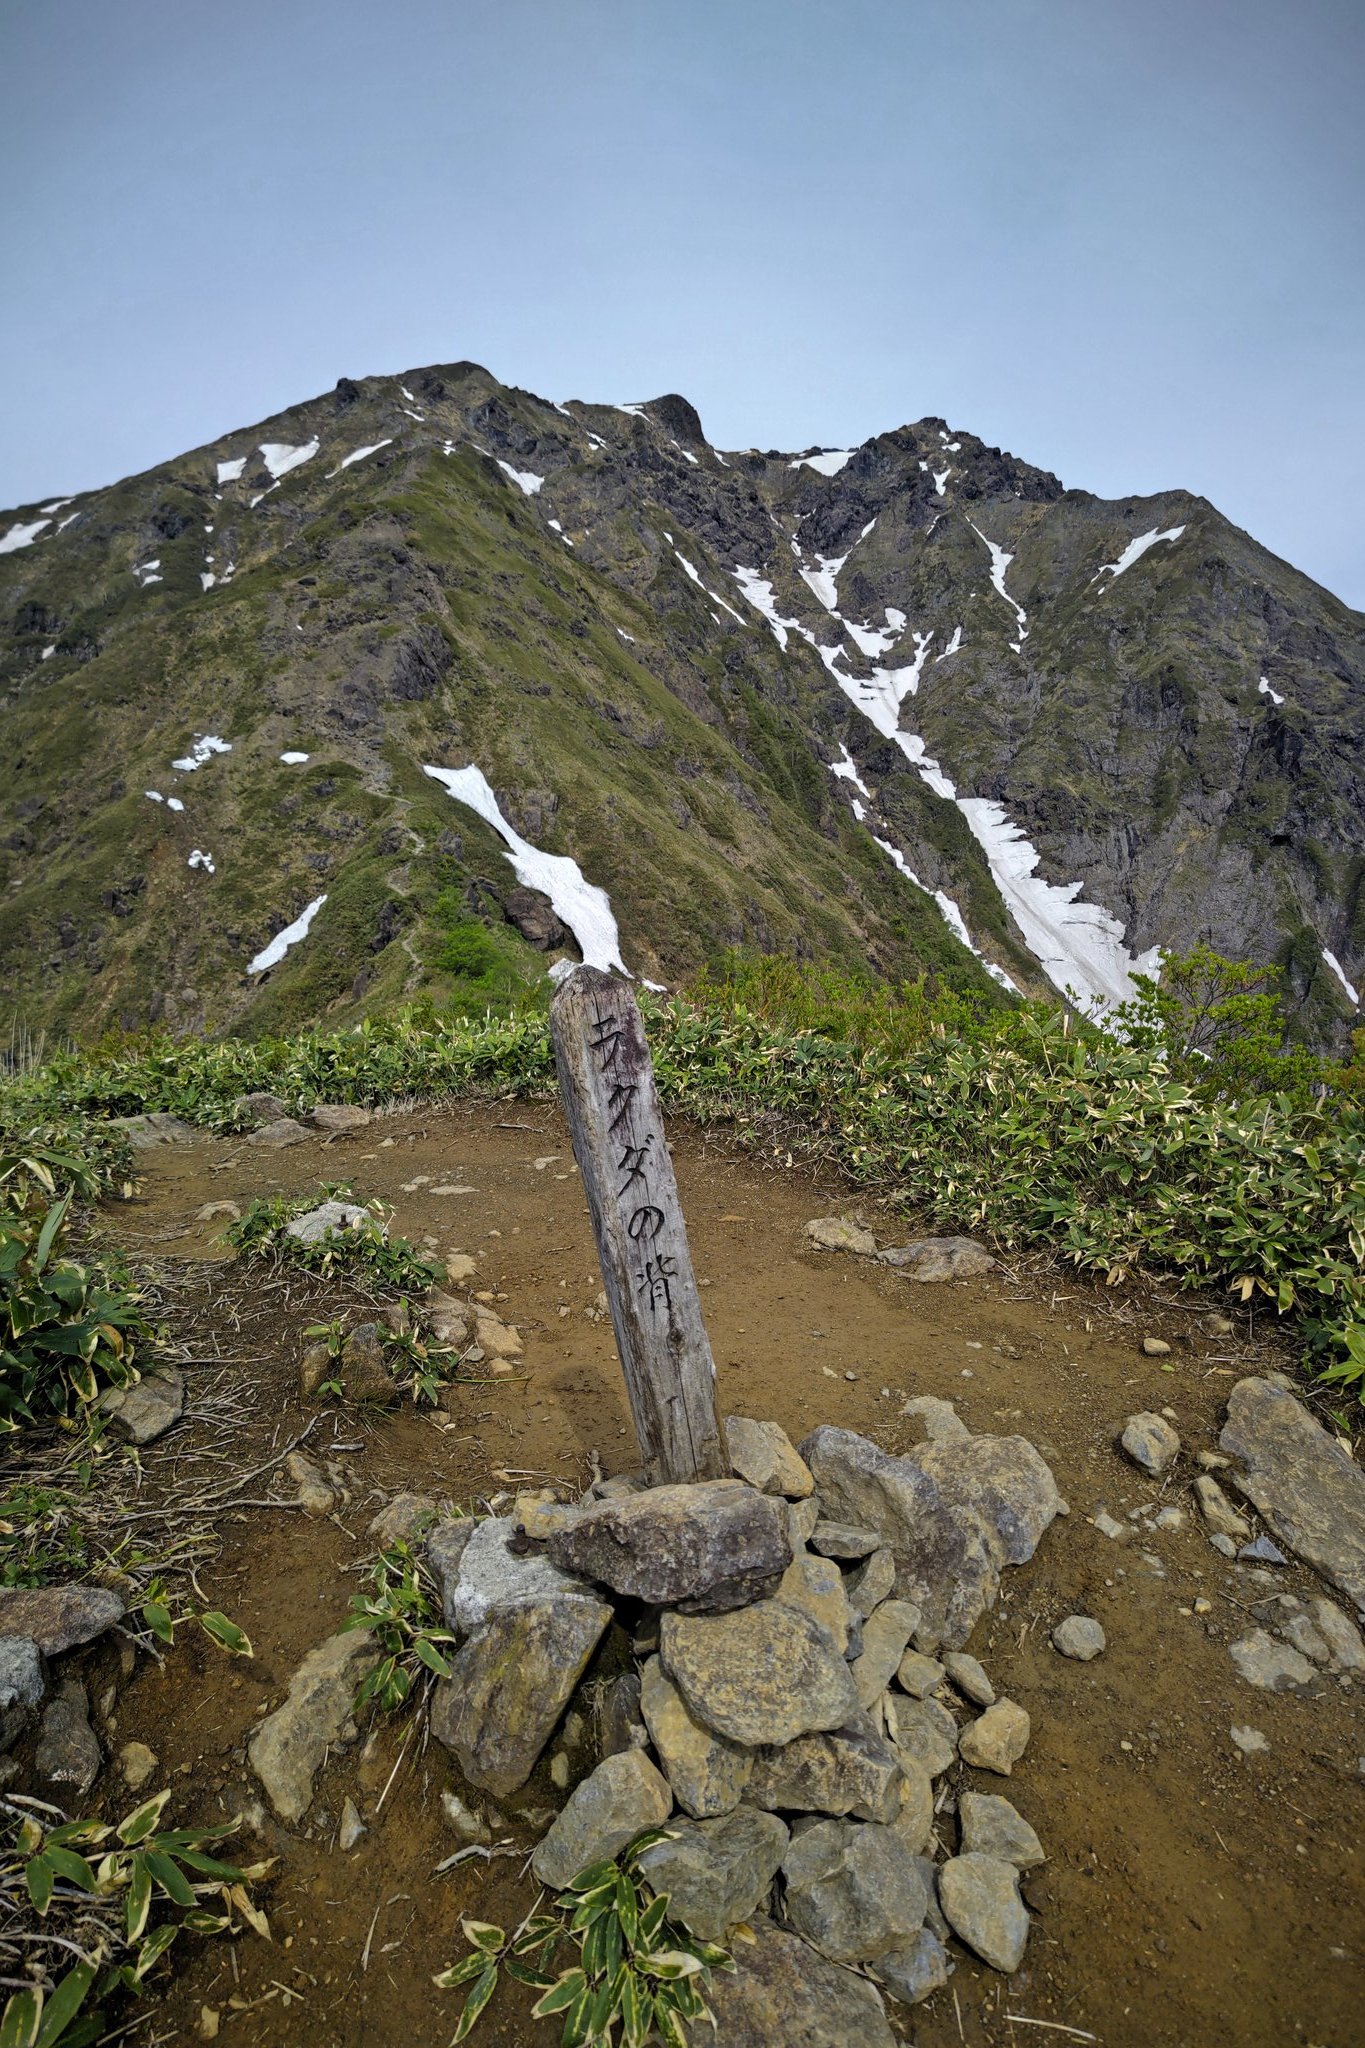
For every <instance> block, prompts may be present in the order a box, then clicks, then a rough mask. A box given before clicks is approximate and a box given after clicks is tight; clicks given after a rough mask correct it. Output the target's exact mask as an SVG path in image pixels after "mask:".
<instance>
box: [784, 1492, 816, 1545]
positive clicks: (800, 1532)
mask: <svg viewBox="0 0 1365 2048" xmlns="http://www.w3.org/2000/svg"><path fill="white" fill-rule="evenodd" d="M819 1519H820V1503H819V1501H818V1500H816V1499H815V1498H814V1497H813V1496H812V1498H811V1499H810V1500H798V1501H793V1502H792V1503H791V1504H790V1506H789V1507H788V1509H787V1535H788V1536H789V1537H790V1539H791V1547H792V1549H793V1550H799V1549H801V1548H802V1547H803V1546H804V1545H805V1544H807V1543H809V1542H810V1539H811V1537H812V1536H813V1535H814V1534H815V1525H816V1523H817V1522H818V1521H819Z"/></svg>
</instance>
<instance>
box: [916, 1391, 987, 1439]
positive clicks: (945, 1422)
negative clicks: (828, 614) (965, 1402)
mask: <svg viewBox="0 0 1365 2048" xmlns="http://www.w3.org/2000/svg"><path fill="white" fill-rule="evenodd" d="M901 1414H902V1415H914V1416H917V1417H918V1418H919V1420H920V1421H921V1422H922V1423H923V1424H924V1433H925V1435H926V1436H927V1437H928V1439H929V1441H930V1443H931V1444H957V1443H961V1441H962V1439H963V1438H964V1437H968V1436H970V1435H971V1431H970V1430H969V1429H968V1427H967V1425H966V1423H965V1422H964V1421H963V1420H962V1417H961V1416H960V1415H959V1414H958V1412H957V1410H956V1409H955V1408H954V1406H953V1404H952V1402H951V1401H942V1400H940V1399H939V1397H938V1395H937V1394H912V1395H911V1397H910V1399H909V1400H908V1401H907V1402H905V1404H904V1406H903V1407H902V1409H901Z"/></svg>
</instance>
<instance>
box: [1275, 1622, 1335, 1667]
mask: <svg viewBox="0 0 1365 2048" xmlns="http://www.w3.org/2000/svg"><path fill="white" fill-rule="evenodd" d="M1280 1634H1281V1635H1282V1636H1283V1637H1284V1639H1285V1641H1286V1642H1287V1643H1288V1644H1289V1645H1290V1646H1291V1648H1293V1649H1295V1650H1297V1651H1298V1652H1299V1655H1300V1656H1301V1657H1307V1658H1308V1660H1309V1661H1310V1663H1313V1664H1330V1663H1331V1661H1332V1652H1331V1649H1330V1647H1329V1645H1328V1643H1327V1641H1326V1638H1325V1637H1324V1636H1323V1635H1322V1634H1321V1633H1320V1632H1319V1630H1318V1629H1317V1628H1316V1627H1315V1626H1314V1624H1313V1623H1312V1622H1311V1621H1310V1620H1309V1618H1308V1616H1307V1615H1306V1614H1292V1615H1291V1616H1290V1617H1289V1619H1288V1621H1285V1622H1282V1623H1281V1625H1280Z"/></svg>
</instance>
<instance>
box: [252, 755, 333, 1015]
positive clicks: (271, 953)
mask: <svg viewBox="0 0 1365 2048" xmlns="http://www.w3.org/2000/svg"><path fill="white" fill-rule="evenodd" d="M284 758H285V757H284V756H283V755H282V756H281V759H284ZM305 758H306V756H305ZM326 901H327V898H326V896H315V897H314V898H313V900H312V902H311V903H310V904H309V905H308V907H307V909H306V910H302V911H300V912H299V915H298V916H297V917H296V918H295V919H294V922H293V923H292V924H287V925H286V926H285V928H284V930H283V931H282V932H276V934H275V936H274V938H273V939H272V940H271V941H270V943H269V945H267V946H262V948H261V950H260V952H259V953H258V954H257V955H256V957H255V959H254V960H249V961H248V962H247V969H246V971H247V973H248V974H264V973H265V970H266V969H267V967H278V965H279V963H280V961H281V960H283V958H284V956H285V954H286V953H287V952H288V951H289V948H290V947H291V946H297V944H298V942H299V940H300V939H303V938H306V937H307V936H308V927H309V925H310V924H311V923H312V922H313V919H314V918H315V917H316V916H317V914H318V912H319V911H320V910H321V908H322V906H323V904H324V903H325V902H326Z"/></svg>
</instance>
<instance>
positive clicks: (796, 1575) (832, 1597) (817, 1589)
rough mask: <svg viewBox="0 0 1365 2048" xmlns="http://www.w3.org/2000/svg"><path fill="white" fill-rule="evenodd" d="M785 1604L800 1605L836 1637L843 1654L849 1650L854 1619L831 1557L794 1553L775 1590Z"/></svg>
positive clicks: (829, 1633) (774, 1596) (836, 1645)
mask: <svg viewBox="0 0 1365 2048" xmlns="http://www.w3.org/2000/svg"><path fill="white" fill-rule="evenodd" d="M773 1598H774V1600H780V1601H781V1602H782V1604H783V1605H784V1606H785V1607H797V1608H800V1610H801V1612H802V1613H803V1614H808V1615H809V1616H810V1618H811V1620H812V1621H814V1622H816V1623H818V1624H819V1626H820V1627H821V1628H822V1629H824V1630H825V1632H826V1633H827V1635H829V1637H830V1638H831V1640H832V1641H833V1643H834V1645H835V1647H836V1649H837V1650H838V1652H839V1655H840V1656H841V1657H843V1656H846V1655H847V1653H848V1631H849V1621H850V1619H851V1616H850V1613H849V1605H848V1595H847V1594H846V1593H845V1591H844V1576H843V1573H842V1572H841V1571H840V1570H839V1567H838V1565H837V1564H835V1563H834V1561H833V1559H832V1558H828V1557H811V1556H809V1555H808V1553H806V1552H805V1551H803V1552H802V1553H801V1555H800V1556H799V1557H794V1558H793V1559H792V1561H791V1563H790V1564H789V1565H788V1566H787V1569H786V1571H785V1572H784V1573H783V1574H782V1578H781V1580H780V1582H779V1584H778V1588H777V1591H776V1592H775V1593H774V1594H773Z"/></svg>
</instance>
